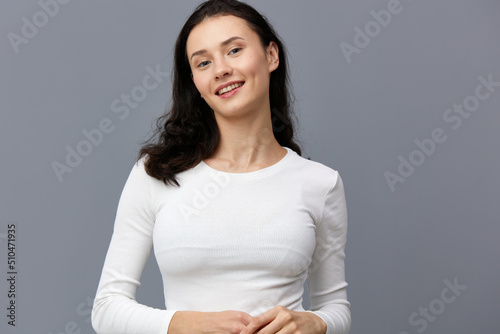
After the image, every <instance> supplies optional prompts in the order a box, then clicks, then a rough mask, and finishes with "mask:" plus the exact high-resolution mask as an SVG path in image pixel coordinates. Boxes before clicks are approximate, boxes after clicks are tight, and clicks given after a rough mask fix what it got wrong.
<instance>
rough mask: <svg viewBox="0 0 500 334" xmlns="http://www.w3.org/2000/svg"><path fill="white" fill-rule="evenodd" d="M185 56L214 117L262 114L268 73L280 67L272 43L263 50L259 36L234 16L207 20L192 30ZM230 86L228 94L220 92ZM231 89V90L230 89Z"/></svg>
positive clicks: (196, 83)
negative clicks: (252, 113) (214, 114)
mask: <svg viewBox="0 0 500 334" xmlns="http://www.w3.org/2000/svg"><path fill="white" fill-rule="evenodd" d="M186 52H187V56H188V60H189V64H190V66H191V72H192V78H193V81H194V84H195V85H196V88H197V89H198V91H199V92H200V94H201V97H202V98H203V99H204V100H205V101H206V102H207V104H208V105H209V106H210V107H211V108H212V109H213V110H214V112H215V113H216V116H218V115H220V116H224V117H231V116H238V115H244V114H247V113H251V112H265V111H266V108H267V109H270V106H269V81H270V76H271V72H272V71H274V70H275V69H276V68H277V67H278V64H279V57H278V47H277V46H276V44H275V43H274V42H271V43H270V45H269V46H268V47H266V48H263V46H262V44H261V42H260V39H259V36H258V35H257V34H256V33H255V32H254V31H253V30H252V29H250V27H249V26H248V25H247V23H246V21H245V20H243V19H241V18H239V17H236V16H217V17H212V18H209V19H206V20H205V21H203V22H201V23H200V24H198V25H197V26H196V27H194V28H193V30H191V33H190V34H189V37H188V40H187V44H186ZM228 85H229V87H228V88H226V89H227V90H230V89H231V88H234V89H233V90H231V91H229V92H224V91H221V89H222V88H225V87H227V86H228ZM231 86H232V87H231Z"/></svg>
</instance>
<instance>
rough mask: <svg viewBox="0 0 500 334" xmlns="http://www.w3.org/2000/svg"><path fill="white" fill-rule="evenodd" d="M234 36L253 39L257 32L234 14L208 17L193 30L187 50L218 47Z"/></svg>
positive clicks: (190, 51)
mask: <svg viewBox="0 0 500 334" xmlns="http://www.w3.org/2000/svg"><path fill="white" fill-rule="evenodd" d="M234 36H238V37H241V38H243V39H244V40H246V41H251V40H253V39H254V38H255V37H256V34H255V32H254V31H253V30H252V29H250V26H249V25H248V23H247V22H246V21H245V20H244V19H242V18H239V17H236V16H233V15H224V16H215V17H210V18H206V19H205V20H203V21H202V22H201V23H200V24H198V25H196V26H195V27H194V28H193V30H191V32H190V34H189V36H188V39H187V43H186V51H187V53H188V55H189V54H190V53H192V52H196V50H198V49H207V48H217V47H219V46H220V43H222V42H224V41H226V40H228V39H229V38H231V37H234ZM257 37H258V36H257ZM195 49H196V50H195Z"/></svg>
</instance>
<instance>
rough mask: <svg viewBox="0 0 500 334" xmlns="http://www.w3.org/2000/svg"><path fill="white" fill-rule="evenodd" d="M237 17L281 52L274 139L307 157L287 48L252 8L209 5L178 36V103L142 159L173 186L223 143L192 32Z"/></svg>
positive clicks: (272, 90)
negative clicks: (193, 58)
mask: <svg viewBox="0 0 500 334" xmlns="http://www.w3.org/2000/svg"><path fill="white" fill-rule="evenodd" d="M223 15H233V16H236V17H239V18H242V19H244V20H245V21H246V22H247V23H248V25H249V27H250V28H251V29H252V30H253V31H254V32H255V33H257V35H258V36H259V37H260V41H261V43H262V46H263V47H264V48H265V47H267V46H268V45H269V43H270V42H271V41H274V42H275V43H276V45H277V46H278V49H279V66H278V68H277V69H275V70H274V71H273V72H271V78H270V86H269V98H270V104H271V121H272V127H273V134H274V137H275V138H276V140H277V141H278V143H279V144H280V145H281V146H286V147H289V148H290V149H292V150H293V151H295V152H297V154H299V155H301V149H300V147H299V145H298V144H297V143H295V141H294V123H293V122H292V119H291V115H292V108H291V100H292V98H293V96H292V94H291V93H290V91H289V86H290V82H289V76H288V66H287V56H286V49H285V46H284V44H283V42H282V41H281V39H280V38H279V36H278V34H277V33H276V32H275V31H274V29H273V27H272V26H271V24H270V23H269V22H268V20H267V19H266V18H265V17H264V16H263V15H261V14H260V13H259V12H258V11H257V10H255V9H254V8H253V7H251V6H250V5H248V4H246V3H243V2H240V1H237V0H209V1H205V2H203V3H201V4H200V5H199V6H198V7H197V8H196V9H195V11H194V12H193V14H191V16H190V17H189V18H188V20H187V21H186V23H185V24H184V26H183V27H182V30H181V31H180V33H179V36H178V37H177V41H176V43H175V51H174V67H173V84H172V103H171V109H170V111H169V112H167V113H165V114H164V115H162V116H160V117H159V118H158V119H157V120H156V130H155V131H154V132H153V134H152V136H151V137H150V138H149V139H147V140H146V141H145V142H143V143H142V145H143V146H142V148H141V149H140V151H139V154H138V157H137V160H139V159H141V158H142V157H143V156H144V155H146V156H147V159H145V163H144V166H145V169H146V172H147V173H148V174H149V175H150V176H152V177H154V178H156V179H158V180H163V182H164V183H165V184H166V185H168V184H172V185H174V184H175V185H176V186H180V185H179V182H178V181H177V179H176V177H175V175H176V174H177V173H180V172H183V171H185V170H187V169H190V168H192V167H195V166H196V165H197V164H198V163H199V162H201V161H202V160H203V159H205V158H209V157H210V156H211V155H212V154H213V153H214V152H215V150H216V149H217V146H218V144H219V140H220V133H219V128H218V126H217V122H216V120H215V116H214V112H213V110H212V109H211V108H210V107H209V106H208V104H207V103H206V102H205V100H204V99H203V98H201V96H200V94H199V92H198V90H197V88H196V86H195V84H194V82H193V80H192V79H191V68H190V65H189V60H188V56H187V54H186V43H187V39H188V37H189V34H190V32H191V30H192V29H193V28H194V27H195V26H197V25H198V24H200V23H201V22H203V21H204V20H205V19H207V18H211V17H215V16H223Z"/></svg>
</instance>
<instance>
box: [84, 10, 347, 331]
mask: <svg viewBox="0 0 500 334" xmlns="http://www.w3.org/2000/svg"><path fill="white" fill-rule="evenodd" d="M287 71H288V70H287V61H286V50H285V46H284V44H283V43H282V42H281V40H280V38H279V37H278V35H277V34H276V33H275V32H274V30H273V28H272V27H271V26H270V25H269V23H268V22H267V20H266V19H265V18H264V17H263V16H262V15H261V14H259V13H258V12H257V11H256V10H255V9H253V8H252V7H250V6H249V5H247V4H245V3H242V2H239V1H236V0H210V1H206V2H204V3H202V4H201V5H200V6H199V7H198V8H197V9H196V10H195V12H194V13H193V14H192V15H191V16H190V17H189V19H188V20H187V22H186V23H185V25H184V27H183V28H182V30H181V32H180V34H179V37H178V39H177V43H176V47H175V64H174V82H173V94H172V108H171V110H170V112H169V113H167V114H165V115H163V116H162V117H160V118H159V119H158V122H157V125H158V128H157V130H156V132H155V134H154V135H153V136H152V137H151V139H150V142H147V143H146V145H144V146H143V148H142V149H141V150H140V152H139V156H138V159H137V163H136V164H135V165H134V166H133V168H132V171H131V172H130V175H129V178H128V179H127V182H126V184H125V187H124V189H123V192H122V194H121V197H120V202H119V205H118V209H117V214H116V220H115V227H114V231H113V236H112V239H111V243H110V246H109V250H108V253H107V255H106V260H105V263H104V268H103V271H102V275H101V279H100V282H99V287H98V290H97V294H96V298H95V301H94V305H93V309H92V325H93V327H94V329H95V331H96V332H97V333H158V334H160V333H161V334H165V333H169V334H177V333H195V334H196V333H207V332H211V333H231V334H232V333H235V334H252V333H260V334H273V333H280V334H294V333H309V334H324V333H327V334H333V333H342V334H346V333H348V331H349V328H350V324H351V314H350V303H349V302H348V301H347V295H346V287H347V283H346V281H345V274H344V258H345V253H344V249H345V243H346V236H347V212H346V203H345V196H344V188H343V183H342V179H341V178H340V175H339V173H338V172H337V171H336V170H334V169H331V168H329V167H327V166H325V165H323V164H320V163H318V162H313V161H310V160H308V159H305V158H303V157H301V156H300V154H301V151H300V147H299V146H298V145H297V144H296V143H295V141H294V131H293V123H292V121H291V114H292V113H291V108H290V102H289V101H290V97H289V90H288V74H287ZM276 118H279V119H280V120H281V121H282V124H279V126H276V124H274V121H273V120H276ZM155 138H156V139H155ZM153 139H155V140H153ZM178 180H179V181H181V184H182V186H181V184H179V181H178ZM153 247H154V253H155V257H156V260H157V262H158V266H159V268H160V271H161V274H162V278H163V284H164V297H165V306H166V309H165V310H160V309H154V308H151V307H148V306H146V305H141V304H139V303H137V301H136V300H135V295H136V292H137V289H138V287H139V286H140V277H141V274H142V271H143V270H144V266H145V264H146V261H147V259H148V257H149V254H150V252H151V249H152V248H153ZM304 283H307V287H308V290H309V298H310V305H311V308H310V309H309V310H305V309H304V308H303V306H302V296H303V293H304V290H303V286H304Z"/></svg>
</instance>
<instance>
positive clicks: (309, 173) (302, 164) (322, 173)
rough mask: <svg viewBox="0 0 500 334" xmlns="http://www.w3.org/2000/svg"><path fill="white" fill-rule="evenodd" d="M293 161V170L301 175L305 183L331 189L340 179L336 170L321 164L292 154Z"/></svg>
mask: <svg viewBox="0 0 500 334" xmlns="http://www.w3.org/2000/svg"><path fill="white" fill-rule="evenodd" d="M293 153H294V155H295V159H294V161H293V164H292V165H293V168H294V170H295V171H296V172H297V173H300V174H301V178H303V179H304V180H305V181H307V182H311V183H314V184H316V185H318V186H322V187H325V186H326V187H327V188H331V187H333V185H334V184H335V183H336V182H337V179H339V178H340V175H339V172H338V170H336V169H334V168H332V167H329V166H327V165H325V164H323V163H321V162H318V161H314V160H310V159H308V158H305V157H302V156H300V155H298V154H297V153H296V152H293Z"/></svg>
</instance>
